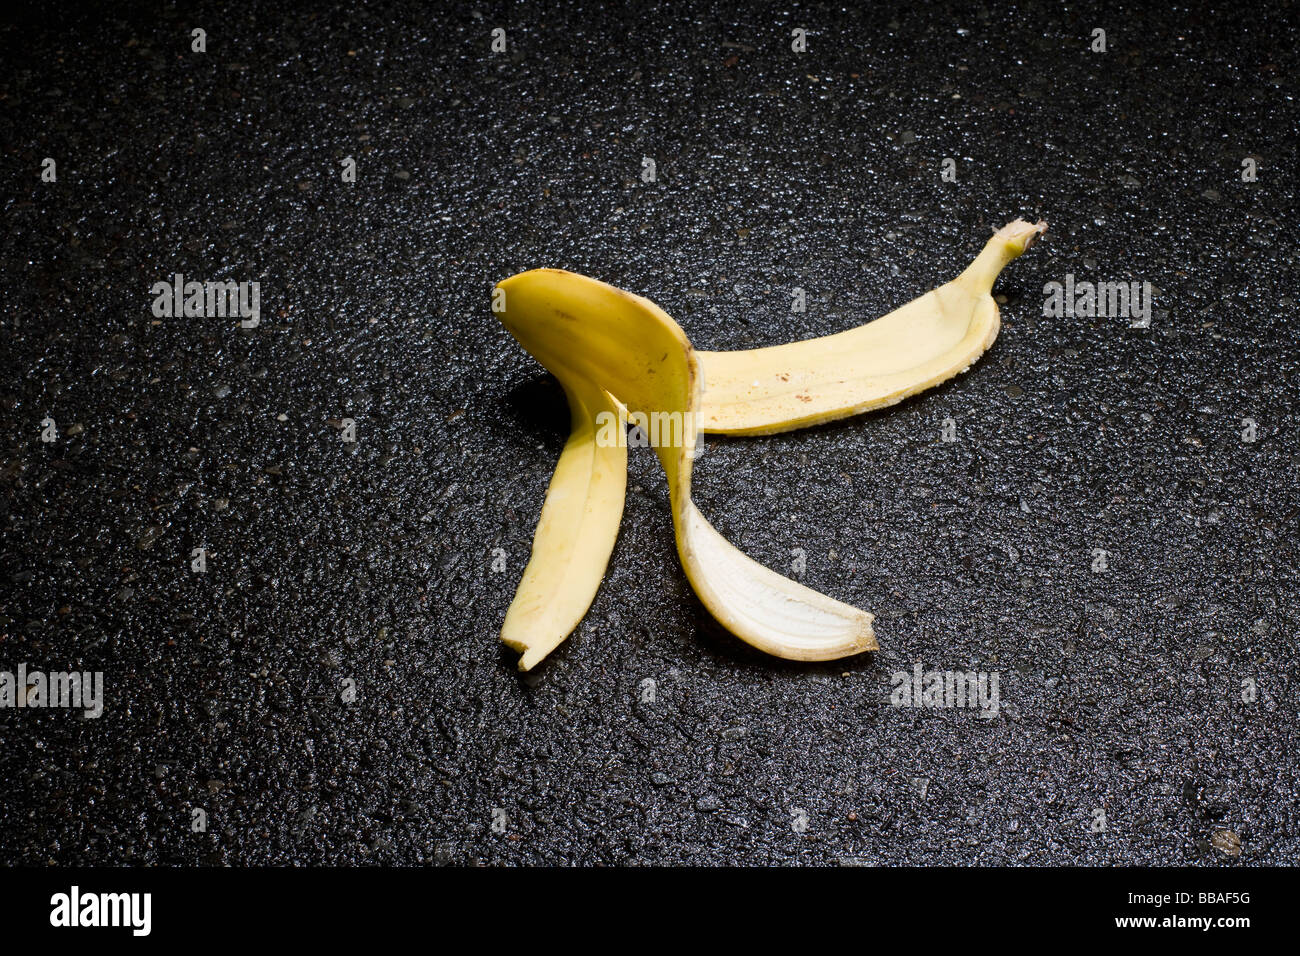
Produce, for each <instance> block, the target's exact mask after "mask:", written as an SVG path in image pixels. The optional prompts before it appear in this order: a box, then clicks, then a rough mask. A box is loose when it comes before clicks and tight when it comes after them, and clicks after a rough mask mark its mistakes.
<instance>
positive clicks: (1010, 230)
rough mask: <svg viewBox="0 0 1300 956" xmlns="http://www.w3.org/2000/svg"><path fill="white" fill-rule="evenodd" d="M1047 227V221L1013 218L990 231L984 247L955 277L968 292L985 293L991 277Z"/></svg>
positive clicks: (990, 290)
mask: <svg viewBox="0 0 1300 956" xmlns="http://www.w3.org/2000/svg"><path fill="white" fill-rule="evenodd" d="M1046 231H1047V223H1045V222H1042V221H1041V220H1040V221H1039V222H1037V223H1029V222H1025V220H1023V219H1017V220H1016V221H1015V222H1010V223H1007V224H1006V225H1005V226H1003V227H1002V228H1001V229H999V230H997V231H996V232H995V233H993V237H992V238H991V239H989V241H988V242H987V243H985V245H984V249H983V250H982V251H981V252H980V254H979V255H978V256H976V257H975V261H974V262H972V263H971V264H970V265H969V266H967V267H966V271H965V272H963V273H962V274H961V275H960V276H958V277H957V281H958V282H959V283H960V284H961V285H963V286H965V287H966V288H968V289H970V290H971V291H972V292H975V293H978V294H981V295H986V294H988V293H990V292H992V291H993V280H995V279H996V278H997V277H998V274H999V273H1000V272H1001V271H1002V270H1003V269H1005V268H1006V267H1007V263H1009V262H1011V260H1012V259H1015V258H1017V257H1018V256H1019V255H1020V254H1021V253H1023V252H1024V251H1025V250H1026V249H1028V248H1029V247H1030V246H1032V245H1033V244H1034V243H1035V242H1037V241H1038V238H1039V236H1041V235H1042V234H1043V233H1045V232H1046Z"/></svg>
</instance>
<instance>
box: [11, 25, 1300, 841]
mask: <svg viewBox="0 0 1300 956" xmlns="http://www.w3.org/2000/svg"><path fill="white" fill-rule="evenodd" d="M6 16H7V17H8V18H9V19H7V20H6V21H5V23H4V25H3V26H0V183H2V184H3V185H2V186H0V190H2V191H0V201H2V202H3V211H4V222H3V229H2V230H0V253H2V254H0V270H2V271H0V280H2V282H0V289H2V290H3V295H4V298H5V303H4V308H3V310H0V443H2V446H0V529H2V530H0V534H2V536H3V538H2V541H0V671H8V672H13V673H15V674H16V673H17V669H18V668H19V666H20V665H22V666H24V667H25V668H26V669H27V670H28V671H38V670H39V671H42V672H59V671H68V670H77V671H85V672H90V673H94V672H101V673H102V674H103V681H104V685H103V686H104V697H103V713H102V716H100V717H98V718H94V717H86V716H83V715H82V714H81V713H78V712H74V711H70V710H67V709H50V708H46V709H42V708H35V707H33V708H23V709H16V708H5V709H0V860H4V861H5V862H13V863H24V864H35V865H44V864H47V863H51V862H52V863H59V864H83V863H101V864H176V863H212V864H234V865H240V864H262V863H273V864H284V863H318V864H373V863H381V864H452V865H467V864H476V863H483V864H492V865H496V864H538V863H548V864H664V863H688V864H719V863H756V864H767V863H780V864H818V865H823V864H836V863H874V864H899V863H905V864H975V863H983V864H1075V863H1080V864H1103V865H1110V864H1132V863H1149V864H1189V863H1190V864H1206V865H1223V866H1242V865H1259V864H1284V863H1294V862H1295V861H1296V860H1297V858H1298V857H1300V807H1298V806H1297V799H1298V797H1300V756H1297V755H1298V754H1300V729H1297V721H1296V718H1297V709H1298V707H1300V696H1298V695H1300V679H1298V677H1300V675H1298V674H1297V662H1296V639H1297V634H1298V633H1300V610H1298V605H1297V598H1298V596H1300V595H1298V592H1300V572H1298V571H1297V564H1298V562H1297V558H1298V557H1300V548H1298V543H1300V482H1297V480H1296V474H1297V464H1298V463H1300V428H1298V426H1297V422H1298V421H1300V418H1298V416H1300V379H1298V376H1300V350H1298V349H1297V347H1296V329H1297V324H1296V323H1297V306H1296V299H1297V291H1296V282H1297V280H1298V278H1300V270H1298V269H1297V265H1298V263H1297V244H1296V242H1297V196H1298V193H1297V160H1298V159H1300V157H1298V156H1297V152H1298V151H1300V137H1297V133H1296V131H1297V129H1298V128H1300V106H1298V105H1297V96H1298V95H1300V89H1298V86H1297V76H1300V56H1297V53H1296V48H1295V42H1294V38H1295V36H1296V26H1297V17H1296V10H1295V7H1294V5H1293V4H1290V3H1273V4H1267V5H1264V4H1261V5H1258V7H1257V8H1256V7H1255V6H1253V5H1242V4H1223V5H1222V6H1221V7H1219V9H1217V10H1215V9H1212V8H1209V7H1205V6H1203V5H1202V4H1199V3H1193V4H1191V5H1179V6H1175V7H1168V6H1167V5H1164V4H1144V3H1138V2H1132V3H1128V4H1124V5H1106V6H1098V5H1093V4H1089V3H1071V4H1068V5H1060V6H1057V5H1055V4H1050V3H1032V2H1022V3H1014V4H991V3H990V4H987V5H971V6H962V7H957V6H951V7H949V6H943V5H937V4H936V5H928V4H913V3H899V4H893V5H890V4H884V3H871V4H843V5H830V4H827V5H822V4H812V3H796V2H791V3H781V4H771V5H755V6H750V7H748V8H744V9H729V8H727V7H707V6H702V5H699V6H696V7H694V8H693V9H692V8H688V7H686V6H684V5H670V4H664V5H661V6H652V5H650V4H644V5H642V4H631V5H627V6H622V5H597V4H588V5H582V4H573V5H564V6H563V8H562V9H549V10H548V9H545V8H544V7H543V6H542V5H537V4H513V3H497V2H485V3H480V4H468V5H461V6H454V7H451V6H439V5H435V4H424V3H415V2H405V3H404V2H391V3H390V2H385V3H360V2H358V3H338V4H324V3H319V4H310V3H308V4H292V3H279V2H277V3H270V2H267V3H256V4H232V5H229V6H226V5H222V4H217V3H195V4H189V3H170V2H161V0H153V2H149V3H134V2H123V3H118V4H111V5H109V4H105V5H103V7H102V8H97V7H93V6H73V7H70V8H67V9H65V10H56V9H54V8H47V7H39V8H34V9H33V10H32V11H30V12H27V13H18V12H14V11H11V12H9V13H8V14H6ZM496 28H501V29H503V30H504V31H505V33H504V38H505V46H506V48H505V51H504V52H493V49H492V43H493V31H494V29H496ZM195 29H202V30H203V31H205V32H204V34H203V35H202V39H203V43H204V44H205V51H204V52H195V51H194V49H193V45H194V44H195V42H196V39H195V37H194V35H193V34H192V31H193V30H195ZM796 29H800V30H805V31H806V46H807V48H806V52H801V53H800V52H795V51H794V50H793V49H792V44H793V43H794V42H795V40H794V38H793V37H792V31H794V30H796ZM1098 29H1100V30H1104V31H1105V35H1104V40H1105V47H1106V48H1105V51H1104V52H1099V51H1095V50H1094V46H1096V45H1097V42H1098V39H1100V38H1099V37H1097V35H1096V34H1095V33H1094V31H1095V30H1098ZM348 158H351V159H352V160H354V161H355V169H356V176H355V182H349V181H346V180H345V176H344V172H345V170H346V169H347V168H349V167H348V166H347V165H346V164H345V160H347V159H348ZM47 159H51V160H53V161H54V164H53V166H52V167H51V166H50V165H49V164H48V163H46V162H45V161H46V160H47ZM645 159H651V160H653V162H654V169H655V178H654V181H653V182H646V181H644V179H643V177H642V171H643V168H644V160H645ZM946 159H951V160H953V162H952V163H951V164H945V160H946ZM945 170H949V171H950V172H952V173H955V181H950V180H951V179H952V178H953V177H952V176H951V175H950V176H948V177H945V176H944V175H943V173H944V171H945ZM1252 173H1253V176H1252ZM51 180H52V181H51ZM1019 216H1023V217H1025V218H1029V219H1036V218H1040V217H1041V218H1043V219H1046V220H1047V221H1048V223H1049V224H1050V231H1049V233H1048V235H1047V237H1046V238H1045V239H1044V241H1043V242H1041V243H1040V244H1039V245H1038V246H1036V247H1035V248H1033V249H1032V250H1030V251H1029V252H1028V253H1027V254H1026V255H1025V256H1023V257H1022V258H1021V259H1019V260H1017V261H1016V262H1014V263H1012V264H1011V266H1010V267H1009V268H1008V269H1007V270H1006V272H1004V273H1003V275H1002V277H1001V279H1000V280H999V282H998V285H997V287H996V289H995V292H996V293H997V295H998V296H999V297H1000V301H1001V303H1002V304H1001V310H1002V332H1001V335H1000V337H999V338H998V340H997V342H996V344H995V345H994V346H993V348H992V349H991V350H990V351H989V352H988V354H987V355H986V356H985V357H984V358H983V359H982V360H981V361H980V362H979V363H978V364H976V365H975V366H974V367H973V368H972V369H971V370H970V371H969V372H968V373H966V374H965V375H962V376H959V377H958V378H956V379H954V380H953V381H951V382H949V383H947V384H945V385H943V386H941V387H938V388H936V389H933V390H931V391H928V392H926V393H924V394H922V395H920V396H918V397H916V398H913V399H911V400H908V401H906V402H904V403H902V404H900V405H898V406H896V407H894V408H891V409H888V410H885V411H881V412H876V413H872V414H867V415H864V416H860V417H858V418H854V419H849V420H846V421H843V422H839V423H835V424H832V425H827V426H822V427H819V428H815V429H811V430H808V431H801V432H794V433H790V434H786V435H781V436H777V437H772V438H761V439H723V438H714V439H711V440H710V444H709V447H708V449H707V452H706V454H705V455H704V456H703V458H702V459H701V460H700V461H699V463H698V466H697V469H696V478H695V489H694V490H695V499H696V502H697V504H698V505H699V506H700V508H701V510H702V511H703V512H704V514H705V515H707V516H708V517H709V518H710V520H712V521H713V522H714V524H715V525H716V526H717V528H718V529H719V530H720V531H721V532H722V533H723V534H724V535H726V536H727V537H728V539H729V540H731V541H732V542H733V543H735V544H737V545H738V546H740V547H741V548H743V549H744V550H745V551H746V552H747V553H749V554H750V555H752V556H753V557H755V558H756V559H758V560H760V561H762V562H764V563H765V564H768V565H769V566H771V567H773V568H776V569H778V570H781V571H783V572H785V573H791V566H792V563H794V562H796V561H798V560H799V558H800V556H802V558H803V560H804V561H806V570H805V571H804V573H803V580H804V581H805V583H807V584H809V585H810V586H812V587H814V588H817V589H818V590H821V591H824V592H826V593H828V594H830V595H832V596H834V597H836V598H839V599H841V600H844V601H847V602H849V603H852V604H854V605H856V606H858V607H862V608H865V609H867V610H870V611H872V612H874V613H875V615H876V632H877V636H878V638H879V640H880V645H881V649H880V651H879V652H876V653H871V654H867V655H864V656H861V657H858V658H853V659H849V660H843V661H838V662H831V663H827V664H795V663H790V662H785V661H780V660H776V659H773V658H769V657H767V656H765V655H763V654H762V653H760V652H758V651H756V650H753V649H752V648H750V647H748V646H747V645H744V644H742V643H741V642H739V641H738V640H737V639H735V638H733V637H732V636H731V635H730V634H728V633H727V632H726V631H725V630H723V629H722V628H721V627H720V626H719V625H717V624H716V623H715V622H714V621H713V620H712V619H711V618H710V617H709V615H708V613H707V612H706V611H704V609H703V608H702V606H701V604H700V603H699V601H698V600H697V598H696V597H695V596H694V593H693V592H692V590H691V588H690V586H689V584H688V582H687V580H686V578H685V575H684V573H683V571H682V569H681V566H680V564H679V562H678V559H677V554H676V549H675V546H674V542H673V535H672V525H671V520H670V516H669V511H668V501H667V488H666V484H665V481H664V478H663V474H662V471H661V469H660V468H659V465H658V463H657V461H656V459H655V458H654V456H653V454H651V453H650V452H649V451H647V450H635V451H633V453H632V454H631V456H630V473H629V480H628V498H627V508H626V512H625V515H624V520H623V528H622V532H621V535H620V538H619V541H618V544H617V547H616V548H615V551H614V554H613V557H612V560H611V562H610V567H609V572H608V575H607V577H606V579H605V582H604V584H603V585H602V587H601V589H600V592H599V594H598V595H597V597H596V600H595V603H594V605H593V606H592V608H591V610H590V612H589V613H588V615H587V617H586V619H585V620H584V621H583V623H582V624H581V625H580V626H579V628H578V629H577V631H576V632H575V633H574V634H573V635H572V637H571V638H570V639H569V640H568V641H567V642H566V643H565V644H564V645H562V646H561V647H560V648H559V649H558V650H557V651H556V652H555V653H554V654H553V655H552V656H551V658H550V659H549V660H548V661H546V662H545V663H544V664H543V665H542V666H540V667H539V668H537V669H536V670H535V671H534V672H532V673H530V674H527V675H521V674H519V673H518V672H517V671H516V669H515V660H516V655H515V654H514V653H512V652H510V651H509V650H508V649H506V648H504V647H503V646H502V645H501V644H500V643H499V642H498V640H497V632H498V630H499V628H500V626H501V621H502V618H503V615H504V613H505V610H506V608H507V606H508V605H509V603H510V599H511V596H512V594H513V592H514V588H515V586H516V585H517V583H518V580H519V575H520V573H521V571H522V568H523V565H524V563H525V562H526V560H527V558H528V555H529V549H530V545H531V540H532V532H533V528H534V525H535V523H536V521H537V517H538V513H539V510H540V508H541V503H542V499H543V496H544V493H545V490H546V486H547V482H548V480H549V478H550V475H551V471H552V469H553V468H554V465H555V461H556V458H557V456H558V455H559V452H560V449H561V447H562V446H563V443H564V440H565V437H566V435H567V432H568V413H567V411H566V408H565V404H564V398H563V394H562V392H561V391H560V389H559V387H558V384H557V383H556V382H555V381H554V380H553V379H552V378H550V376H549V375H547V374H546V373H545V372H544V371H543V370H542V369H541V368H540V366H538V365H537V364H536V363H535V362H534V361H533V360H532V359H531V358H530V357H529V356H528V355H527V354H526V353H524V352H523V351H522V349H520V348H519V347H518V345H517V344H516V343H515V342H514V341H513V340H512V339H511V338H510V337H509V335H508V334H507V333H506V332H505V331H504V329H503V328H502V327H501V326H500V324H499V323H498V322H496V321H495V319H494V318H493V315H492V313H491V311H490V308H489V294H490V290H491V287H492V285H493V283H495V282H496V281H498V280H499V279H502V278H504V277H506V276H508V275H510V274H512V273H515V272H518V271H520V270H522V269H527V268H533V267H540V266H555V267H561V268H566V269H571V270H575V271H578V272H582V273H586V274H589V275H592V276H595V277H598V278H601V279H604V280H605V281H608V282H611V283H613V284H615V285H618V286H620V287H623V288H626V289H629V290H632V291H634V292H637V293H639V294H641V295H645V296H648V297H649V298H651V299H653V300H654V301H656V302H658V303H659V304H660V305H662V306H663V307H664V308H665V309H666V310H667V311H668V312H669V313H670V314H671V315H672V316H674V317H675V318H676V319H677V320H678V322H679V323H680V324H681V325H682V326H683V328H684V329H685V330H686V332H687V334H688V335H689V336H690V337H691V339H692V341H693V342H694V343H695V344H696V346H697V347H698V348H701V349H735V348H746V347H753V346H759V345H770V344H777V343H782V342H786V341H790V340H793V339H799V338H806V337H809V336H814V335H824V334H828V333H832V332H836V331H840V330H843V329H847V328H851V327H853V326H856V325H858V324H860V323H862V322H864V321H867V320H869V319H872V318H875V317H877V316H879V315H882V314H884V313H885V312H887V311H889V310H890V309H892V308H895V307H897V306H899V305H901V304H903V303H905V302H907V301H908V300H910V299H912V298H913V297H915V296H917V295H920V294H921V293H923V292H925V291H927V290H929V289H931V288H933V287H934V286H936V285H938V284H940V283H942V282H945V281H947V280H948V279H949V278H952V277H953V276H954V275H956V274H957V272H958V271H960V269H961V268H963V267H964V266H965V264H966V263H967V262H968V261H969V260H970V259H971V257H973V256H974V254H975V253H976V252H977V251H978V250H979V249H980V247H981V246H982V245H983V243H984V242H985V240H986V239H987V238H988V236H989V235H990V231H991V229H992V228H993V227H996V226H999V225H1001V224H1003V223H1005V222H1007V221H1010V220H1011V219H1014V218H1016V217H1019ZM177 273H180V274H182V275H183V276H184V277H185V279H186V280H196V281H231V282H254V281H256V282H257V283H259V290H260V291H259V296H260V299H259V302H260V305H259V309H260V311H259V322H258V324H257V325H256V326H255V327H251V328H241V325H240V320H239V318H238V317H224V318H223V317H219V316H205V315H200V316H185V315H183V314H182V315H163V316H162V317H158V316H157V315H155V312H154V308H153V306H154V300H155V294H154V293H153V292H152V291H151V290H152V289H153V287H154V285H155V284H156V283H159V282H164V283H171V282H172V281H173V277H174V276H175V275H176V274H177ZM1067 276H1072V277H1073V279H1072V280H1069V281H1073V282H1075V283H1076V284H1077V283H1083V282H1125V283H1134V282H1135V283H1138V284H1139V288H1141V287H1142V286H1141V284H1142V283H1150V287H1149V288H1150V292H1151V298H1150V304H1151V306H1152V308H1151V312H1150V317H1149V318H1150V321H1149V323H1144V322H1142V321H1141V319H1140V318H1136V319H1135V318H1133V317H1130V316H1125V315H1065V316H1053V315H1045V314H1044V313H1045V299H1046V298H1047V297H1046V295H1045V291H1044V289H1045V286H1046V285H1047V284H1048V283H1051V282H1059V283H1063V284H1064V283H1065V282H1066V281H1067ZM794 288H802V289H804V290H806V293H807V299H808V310H807V312H806V313H803V314H798V313H792V312H791V310H790V304H791V301H792V300H791V295H792V292H791V290H792V289H794ZM1144 325H1145V327H1143V326H1144ZM347 419H351V420H352V422H353V423H354V427H355V439H356V440H355V441H348V440H347V439H348V438H349V437H351V436H350V433H349V429H348V426H347V423H346V421H345V420H347ZM949 419H950V420H951V421H950V422H948V432H947V435H948V437H954V438H955V440H953V441H944V440H942V439H943V438H944V437H945V435H944V431H943V429H944V427H945V420H949ZM43 438H48V439H50V440H43ZM199 548H202V549H204V553H205V555H206V570H205V571H203V572H197V571H195V570H192V562H193V561H194V560H195V559H194V553H195V549H199ZM500 568H504V570H498V569H500ZM918 663H919V665H920V667H921V669H922V671H929V670H939V671H948V670H953V671H961V672H965V671H976V672H979V673H983V674H985V675H987V676H988V677H989V678H990V679H992V678H993V677H994V676H996V678H997V680H998V688H999V705H998V709H997V712H996V714H993V715H992V716H984V715H981V714H980V713H979V712H978V711H977V710H972V709H969V708H927V707H903V706H894V705H893V704H892V703H891V692H892V691H893V689H894V687H895V684H896V683H897V681H896V680H895V679H894V676H893V675H895V674H897V673H900V672H904V673H906V674H908V675H910V674H911V673H912V672H913V668H914V667H915V666H916V665H917V664H918ZM909 681H910V677H909ZM647 682H653V683H647Z"/></svg>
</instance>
